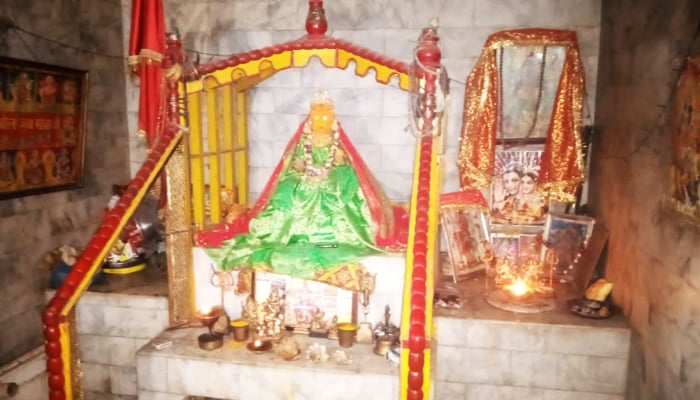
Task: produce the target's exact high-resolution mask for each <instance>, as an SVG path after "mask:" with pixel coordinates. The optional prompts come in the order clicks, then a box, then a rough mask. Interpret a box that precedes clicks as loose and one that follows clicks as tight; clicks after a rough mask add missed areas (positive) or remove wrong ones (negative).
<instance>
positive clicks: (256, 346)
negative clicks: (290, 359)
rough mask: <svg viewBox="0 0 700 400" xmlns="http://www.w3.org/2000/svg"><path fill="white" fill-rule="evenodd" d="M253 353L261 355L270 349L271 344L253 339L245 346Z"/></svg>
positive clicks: (267, 341)
mask: <svg viewBox="0 0 700 400" xmlns="http://www.w3.org/2000/svg"><path fill="white" fill-rule="evenodd" d="M246 347H247V348H248V350H250V351H252V352H253V353H257V354H261V353H264V352H266V351H269V350H270V349H272V342H271V341H269V340H261V339H255V340H253V341H252V342H250V343H248V345H247V346H246Z"/></svg>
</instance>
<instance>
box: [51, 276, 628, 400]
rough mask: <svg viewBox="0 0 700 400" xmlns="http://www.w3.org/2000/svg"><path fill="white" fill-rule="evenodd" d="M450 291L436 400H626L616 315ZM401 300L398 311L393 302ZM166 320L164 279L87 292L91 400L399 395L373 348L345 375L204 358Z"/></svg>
mask: <svg viewBox="0 0 700 400" xmlns="http://www.w3.org/2000/svg"><path fill="white" fill-rule="evenodd" d="M393 283H396V284H397V285H398V287H399V288H400V286H401V284H400V283H398V282H393ZM446 288H447V289H450V290H453V291H454V292H455V293H457V294H458V295H459V297H460V299H461V303H462V306H461V307H460V308H458V309H445V308H435V312H434V326H435V340H434V343H433V345H434V349H435V350H434V352H433V360H432V368H433V372H432V379H433V383H432V388H433V395H434V398H435V399H436V400H442V399H444V400H483V399H493V400H516V399H517V400H622V399H624V388H625V382H626V379H627V364H628V357H629V349H630V330H629V327H628V325H627V322H626V321H625V319H624V318H623V316H622V315H621V314H620V313H614V314H613V316H612V317H611V318H608V319H603V320H593V319H585V318H581V317H579V316H577V315H574V314H572V313H571V312H570V311H569V309H568V306H567V301H568V300H570V299H572V298H574V297H576V294H575V293H572V292H571V291H570V290H569V289H568V288H567V287H566V286H560V287H557V288H556V290H555V293H556V294H557V302H556V304H557V308H556V309H555V310H552V311H548V312H543V313H538V314H518V313H513V312H509V311H503V310H500V309H497V308H494V307H493V306H491V305H489V304H487V303H486V301H485V295H486V293H487V290H486V287H485V285H484V280H483V277H479V276H477V277H475V278H473V279H470V280H467V281H465V282H461V283H459V284H457V285H455V284H451V283H447V282H438V288H437V291H444V289H446ZM124 292H127V293H124ZM51 294H52V291H49V292H48V295H49V296H50V295H51ZM386 296H389V294H386ZM396 297H397V299H394V300H398V301H399V302H400V297H401V296H400V294H397V295H396ZM387 298H388V297H382V296H379V297H378V298H377V301H379V300H381V301H382V302H384V301H385V300H386V299H387ZM397 307H398V306H397ZM396 314H399V313H398V312H397V313H396ZM167 315H168V312H167V277H166V276H165V274H164V273H162V272H159V271H157V270H150V271H149V270H145V271H142V272H139V273H136V274H132V275H128V276H109V277H108V279H107V282H106V283H105V284H103V285H95V286H93V287H91V289H90V291H89V292H88V293H86V294H85V295H84V296H83V298H81V300H80V302H79V303H78V308H77V316H78V335H79V341H80V349H81V355H82V363H83V364H82V365H83V374H84V377H83V385H84V389H85V392H86V396H92V397H88V398H95V399H97V398H99V399H112V400H116V399H119V400H125V399H129V400H135V399H137V398H138V399H144V400H148V399H158V400H175V399H177V400H182V399H183V398H186V396H207V397H210V398H218V399H235V400H246V399H255V400H258V399H261V400H265V399H270V400H277V399H280V400H287V399H290V398H294V399H298V400H307V399H321V398H322V399H324V400H325V399H344V398H347V399H356V398H362V399H377V400H387V399H397V398H398V390H399V375H398V369H397V368H396V367H394V366H392V365H391V364H388V362H387V361H385V360H384V359H382V358H381V357H379V356H376V355H374V354H373V353H372V348H371V346H369V345H355V346H353V347H352V348H351V349H350V352H349V354H350V357H352V358H353V360H354V363H353V364H352V365H350V366H340V365H334V364H324V365H312V364H310V363H307V362H306V361H304V360H297V361H293V362H287V361H283V360H281V359H279V358H278V357H276V356H274V355H273V354H264V355H255V354H252V353H250V352H248V351H247V350H246V349H244V348H243V346H242V345H240V344H234V343H233V342H232V341H230V340H229V341H228V342H227V343H226V344H225V346H224V348H222V349H219V350H215V351H211V352H205V351H203V350H200V349H199V348H198V347H197V342H196V337H197V335H199V334H201V333H202V332H204V328H202V327H197V328H186V329H182V330H172V331H165V329H166V327H167V325H168V322H167ZM373 322H376V321H373ZM160 336H166V337H169V338H171V339H172V340H173V343H174V345H173V346H172V347H171V348H168V349H162V350H156V349H154V348H153V347H152V346H151V345H150V343H151V341H152V340H153V339H154V338H155V337H160ZM299 337H300V338H301V336H299ZM306 340H307V341H310V340H312V339H310V338H307V339H306ZM316 340H317V341H319V342H325V339H316ZM307 344H310V342H307ZM327 345H328V347H329V349H330V350H331V352H332V350H334V349H337V348H338V347H337V345H336V344H335V342H328V343H327ZM251 382H253V383H255V384H252V383H251ZM273 384H274V385H273ZM278 387H279V389H278Z"/></svg>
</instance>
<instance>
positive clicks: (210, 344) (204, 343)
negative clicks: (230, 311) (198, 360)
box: [197, 308, 224, 350]
mask: <svg viewBox="0 0 700 400" xmlns="http://www.w3.org/2000/svg"><path fill="white" fill-rule="evenodd" d="M220 316H221V309H220V308H212V309H210V310H208V311H206V312H203V311H200V312H198V313H197V319H199V322H201V323H202V325H204V326H206V327H207V330H208V332H207V333H203V334H201V335H199V336H198V337H197V342H198V343H199V348H200V349H202V350H214V349H218V348H219V347H221V346H223V344H224V336H223V335H222V334H220V333H217V332H212V327H213V326H214V324H215V323H216V321H218V320H219V317H220Z"/></svg>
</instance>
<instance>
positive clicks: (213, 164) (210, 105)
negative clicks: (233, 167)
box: [205, 78, 221, 224]
mask: <svg viewBox="0 0 700 400" xmlns="http://www.w3.org/2000/svg"><path fill="white" fill-rule="evenodd" d="M205 79H206V78H205ZM217 86H218V84H217V82H216V80H215V79H214V78H210V79H207V80H206V82H205V90H206V95H207V154H208V155H207V162H208V164H209V219H210V221H211V222H212V223H214V224H217V223H219V222H220V221H221V181H220V178H219V176H220V170H219V164H220V162H219V107H218V101H217V95H218V93H217V91H218V89H217Z"/></svg>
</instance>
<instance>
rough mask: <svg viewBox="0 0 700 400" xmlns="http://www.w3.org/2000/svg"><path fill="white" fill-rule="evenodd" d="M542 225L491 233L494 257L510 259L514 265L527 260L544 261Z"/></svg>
mask: <svg viewBox="0 0 700 400" xmlns="http://www.w3.org/2000/svg"><path fill="white" fill-rule="evenodd" d="M542 243H543V239H542V227H541V226H540V227H529V226H527V227H522V229H508V230H507V231H494V232H492V233H491V247H492V248H493V253H494V257H495V258H496V259H500V260H508V261H509V263H510V264H512V265H521V264H525V263H526V262H527V261H532V260H534V261H538V262H540V261H542V255H543V251H542V247H543V246H542Z"/></svg>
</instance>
